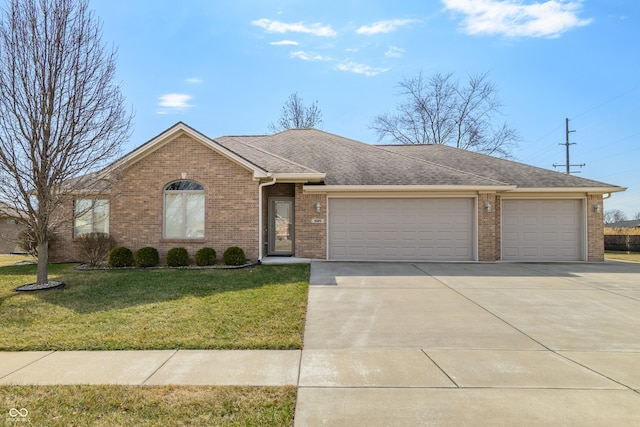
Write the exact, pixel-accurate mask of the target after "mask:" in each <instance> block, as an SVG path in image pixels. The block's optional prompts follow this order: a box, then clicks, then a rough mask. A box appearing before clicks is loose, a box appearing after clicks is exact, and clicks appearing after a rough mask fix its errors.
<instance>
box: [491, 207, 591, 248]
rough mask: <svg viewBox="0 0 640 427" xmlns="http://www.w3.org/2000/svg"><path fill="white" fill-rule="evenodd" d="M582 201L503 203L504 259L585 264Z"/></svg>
mask: <svg viewBox="0 0 640 427" xmlns="http://www.w3.org/2000/svg"><path fill="white" fill-rule="evenodd" d="M582 218H583V213H582V201H581V200H503V202H502V259H503V260H510V261H581V260H583V259H584V255H583V252H584V251H583V249H582V248H583V246H584V245H583V236H584V221H583V220H582Z"/></svg>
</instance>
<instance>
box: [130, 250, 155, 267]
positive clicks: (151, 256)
mask: <svg viewBox="0 0 640 427" xmlns="http://www.w3.org/2000/svg"><path fill="white" fill-rule="evenodd" d="M135 258H136V264H137V265H138V267H143V268H146V267H155V266H157V265H158V264H160V254H158V250H157V249H156V248H152V247H151V246H145V247H144V248H140V249H138V250H137V251H136V255H135Z"/></svg>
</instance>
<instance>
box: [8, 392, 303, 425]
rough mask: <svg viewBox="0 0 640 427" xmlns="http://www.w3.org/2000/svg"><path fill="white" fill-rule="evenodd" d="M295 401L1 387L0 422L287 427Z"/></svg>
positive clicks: (250, 395) (248, 395)
mask: <svg viewBox="0 0 640 427" xmlns="http://www.w3.org/2000/svg"><path fill="white" fill-rule="evenodd" d="M295 401H296V389H295V387H189V386H186V387H183V386H180V387H177V386H158V387H156V386H113V385H109V386H88V385H82V386H80V385H78V386H2V387H0V407H1V408H3V409H2V415H0V421H6V422H7V425H16V426H18V425H37V426H89V425H91V426H159V425H162V426H180V425H194V426H243V427H244V426H256V427H258V426H291V425H293V415H294V409H295ZM12 408H13V409H14V411H10V409H12ZM23 415H25V416H24V417H23Z"/></svg>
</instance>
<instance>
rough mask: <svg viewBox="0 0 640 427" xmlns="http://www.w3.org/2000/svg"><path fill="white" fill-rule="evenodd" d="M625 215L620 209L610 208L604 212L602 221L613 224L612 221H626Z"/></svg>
mask: <svg viewBox="0 0 640 427" xmlns="http://www.w3.org/2000/svg"><path fill="white" fill-rule="evenodd" d="M626 220H627V216H626V215H625V214H624V212H623V211H622V210H620V209H611V210H608V211H605V212H604V223H605V224H613V223H614V222H619V221H626Z"/></svg>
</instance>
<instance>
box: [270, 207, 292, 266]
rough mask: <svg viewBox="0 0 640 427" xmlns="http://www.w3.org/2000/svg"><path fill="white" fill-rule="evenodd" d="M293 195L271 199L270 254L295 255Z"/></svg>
mask: <svg viewBox="0 0 640 427" xmlns="http://www.w3.org/2000/svg"><path fill="white" fill-rule="evenodd" d="M293 218H294V214H293V197H281V198H272V199H269V255H293V252H294V246H293V230H294V219H293Z"/></svg>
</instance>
